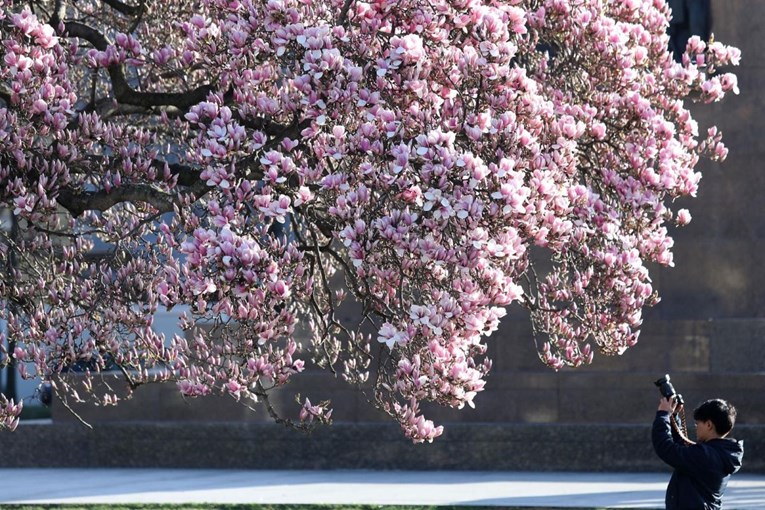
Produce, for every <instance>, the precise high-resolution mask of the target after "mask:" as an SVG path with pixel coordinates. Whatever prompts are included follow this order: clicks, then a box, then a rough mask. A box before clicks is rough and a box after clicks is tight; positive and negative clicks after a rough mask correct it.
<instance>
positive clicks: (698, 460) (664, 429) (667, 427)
mask: <svg viewBox="0 0 765 510" xmlns="http://www.w3.org/2000/svg"><path fill="white" fill-rule="evenodd" d="M671 419H672V418H671V416H670V414H669V413H668V412H666V411H657V413H656V418H655V419H654V420H653V430H652V432H651V439H652V441H653V449H654V450H655V451H656V455H658V456H659V458H660V459H661V460H663V461H664V462H666V463H667V464H669V465H670V466H672V467H673V468H675V469H682V470H684V471H688V472H694V471H696V469H697V468H698V467H699V466H700V465H703V464H704V462H703V457H704V452H703V451H701V450H700V449H699V448H696V447H692V446H686V445H685V444H683V443H682V441H681V442H676V441H675V440H674V439H673V437H672V425H671V424H670V421H669V420H671Z"/></svg>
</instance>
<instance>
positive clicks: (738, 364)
mask: <svg viewBox="0 0 765 510" xmlns="http://www.w3.org/2000/svg"><path fill="white" fill-rule="evenodd" d="M710 335H711V342H710V344H711V353H710V359H711V370H712V371H713V372H717V373H761V372H762V371H764V370H765V349H763V348H762V346H763V342H765V319H750V320H736V319H729V320H716V321H714V322H712V323H711V331H710Z"/></svg>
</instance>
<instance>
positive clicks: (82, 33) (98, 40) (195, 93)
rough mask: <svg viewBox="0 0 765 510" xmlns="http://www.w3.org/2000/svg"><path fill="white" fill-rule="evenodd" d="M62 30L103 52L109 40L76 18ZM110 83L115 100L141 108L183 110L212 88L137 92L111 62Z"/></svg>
mask: <svg viewBox="0 0 765 510" xmlns="http://www.w3.org/2000/svg"><path fill="white" fill-rule="evenodd" d="M64 31H65V32H66V34H67V35H69V36H70V37H79V38H81V39H85V40H86V41H88V42H89V43H90V44H92V45H93V47H94V48H96V49H97V50H99V51H106V48H107V47H108V46H109V41H107V39H106V37H104V36H103V34H101V33H100V32H99V31H97V30H95V29H93V28H91V27H89V26H87V25H85V24H83V23H79V22H76V21H68V22H66V23H65V24H64ZM106 70H107V72H108V73H109V78H110V79H111V82H112V92H113V93H114V98H115V99H116V100H117V102H119V103H122V104H129V105H134V106H141V107H144V108H152V107H158V106H174V107H175V108H177V109H179V110H181V111H186V110H188V109H189V108H191V107H192V106H194V105H195V104H197V103H199V102H201V101H204V100H205V99H206V98H207V95H208V94H209V93H210V92H211V91H212V90H213V87H212V85H201V86H199V87H197V88H195V89H194V90H190V91H187V92H137V91H135V90H133V89H132V88H131V87H130V85H128V82H127V79H126V78H125V71H124V69H123V68H122V66H121V65H116V64H115V65H111V66H109V67H108V68H107V69H106Z"/></svg>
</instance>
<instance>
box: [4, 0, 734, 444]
mask: <svg viewBox="0 0 765 510" xmlns="http://www.w3.org/2000/svg"><path fill="white" fill-rule="evenodd" d="M0 4H1V5H2V7H3V8H2V14H0V24H1V28H2V32H1V39H2V46H0V56H1V57H2V66H1V67H0V183H2V184H1V185H0V204H2V206H3V207H5V208H7V209H8V210H9V211H11V212H12V214H13V215H14V221H15V228H14V229H12V230H11V231H9V232H5V233H4V234H3V238H2V239H1V240H2V243H0V244H1V245H2V252H1V254H0V257H2V261H0V262H2V281H1V282H0V299H1V300H2V303H1V304H2V307H1V308H2V312H1V313H2V318H3V319H5V321H6V324H7V328H6V333H7V337H8V339H9V340H13V342H12V343H11V345H13V346H14V348H13V349H10V350H7V351H6V352H5V353H3V356H2V359H3V363H5V364H8V363H10V362H11V361H13V362H14V363H15V365H16V367H17V369H18V370H19V371H20V372H21V375H22V376H23V377H40V378H43V379H44V380H47V381H51V383H52V384H53V385H54V387H55V392H56V394H57V396H58V397H59V398H61V399H62V400H63V401H64V402H65V403H66V402H67V401H71V399H75V400H89V401H93V402H95V403H96V404H102V405H106V404H114V403H116V401H117V400H118V399H119V398H120V397H118V396H117V392H114V391H112V390H111V389H109V388H108V387H105V386H103V385H99V384H95V381H94V380H95V378H96V377H97V376H98V375H99V373H101V372H103V371H105V370H107V369H109V370H116V371H117V373H121V374H122V375H123V376H124V381H125V384H126V386H127V387H128V389H129V390H132V389H135V388H136V387H138V386H139V385H142V384H146V383H150V382H159V381H174V382H175V383H176V384H177V386H178V390H179V391H180V392H181V393H182V394H183V395H186V396H190V397H195V396H203V395H208V394H227V395H230V396H232V397H233V398H235V399H237V400H239V401H242V402H243V403H245V404H251V403H253V402H256V401H260V402H264V403H265V408H266V409H267V410H268V411H269V412H271V413H272V415H273V416H274V418H275V419H276V420H277V421H285V422H288V423H291V424H293V425H294V426H297V427H300V426H303V425H307V424H309V423H314V424H315V423H318V422H326V421H329V419H330V416H331V409H330V407H329V405H330V404H329V403H328V402H322V403H319V404H316V403H315V402H314V403H312V402H310V401H309V400H305V401H301V402H300V403H299V406H296V409H295V416H294V417H293V418H291V419H290V418H289V417H288V416H286V415H282V414H280V413H277V410H275V409H274V407H273V406H272V405H271V404H270V403H269V400H268V398H269V394H270V393H271V391H272V390H274V389H276V388H279V387H281V386H284V385H285V384H287V383H288V382H289V381H290V380H291V379H292V378H293V377H296V376H298V375H299V374H300V373H301V372H302V371H303V369H304V366H305V364H307V363H312V364H315V365H317V366H319V367H323V368H325V369H326V370H329V371H332V372H333V373H335V374H338V376H339V377H342V378H343V379H345V380H347V381H348V382H349V383H351V384H354V385H360V387H362V388H364V391H365V392H366V393H367V395H368V397H369V400H370V402H371V403H372V404H374V405H375V406H377V407H378V408H380V409H381V410H383V411H384V412H385V413H387V414H389V415H390V416H391V417H392V418H393V419H394V420H397V421H398V422H399V423H400V424H401V427H402V429H403V431H404V433H405V434H406V436H407V437H409V438H411V439H412V440H414V441H430V440H432V439H433V438H435V437H437V436H438V435H439V434H441V432H442V427H440V426H436V425H435V424H434V423H433V422H432V421H430V420H428V419H426V418H425V417H424V416H423V414H422V412H421V410H420V406H421V404H422V403H424V402H435V403H437V404H440V405H444V406H449V407H454V408H462V407H463V406H464V405H466V404H467V405H469V406H473V405H474V399H475V397H476V394H477V393H478V392H480V391H481V390H482V389H483V388H484V385H485V383H486V376H487V374H488V372H489V370H490V368H491V361H490V360H489V359H488V358H487V357H486V343H485V342H486V337H488V336H489V335H490V334H491V333H492V332H493V331H495V330H496V329H497V326H498V323H499V321H500V319H501V318H502V317H503V316H504V315H505V311H506V309H507V307H508V306H510V305H511V304H513V303H517V304H518V305H520V306H522V307H525V308H526V309H528V310H529V315H530V317H531V320H532V321H533V325H534V331H535V335H534V336H535V338H534V341H535V342H536V345H537V348H538V352H539V356H540V358H541V359H542V361H543V362H544V363H546V364H547V365H549V366H550V367H552V368H553V369H560V368H561V367H564V366H578V365H581V364H584V363H589V362H590V361H591V360H592V357H593V353H594V351H595V350H600V351H602V352H603V353H606V354H612V353H622V352H623V351H624V350H625V349H627V348H628V347H630V346H632V345H634V344H635V342H636V341H637V338H638V333H639V327H640V325H641V310H642V309H643V308H644V307H645V306H650V305H652V304H654V303H655V302H656V301H657V300H658V297H657V296H656V294H655V292H654V290H653V289H652V286H651V280H650V278H649V273H648V270H647V268H646V263H648V262H656V263H659V264H663V265H672V253H671V248H672V238H671V237H670V236H669V235H668V231H667V227H668V226H669V225H670V224H674V223H676V224H685V223H687V222H688V221H689V220H690V215H689V213H688V211H687V210H684V209H680V210H676V209H673V205H672V204H673V201H674V200H675V199H676V198H678V197H682V196H687V195H691V196H692V195H694V194H695V193H696V190H697V186H698V183H699V178H700V175H699V173H697V172H696V171H695V170H694V168H695V167H696V164H697V162H698V160H699V158H700V157H701V156H709V157H711V158H712V159H722V158H724V157H725V154H726V149H725V147H724V146H723V145H722V143H721V141H720V136H719V134H718V133H717V131H716V130H715V129H714V128H710V129H708V130H706V128H705V129H704V130H703V131H702V133H701V134H700V133H699V128H698V126H697V123H696V122H695V121H694V120H693V118H692V117H691V115H690V113H689V111H688V109H687V102H688V101H689V100H694V101H702V102H707V103H708V102H713V101H718V100H719V99H721V98H722V97H723V95H724V94H725V93H726V92H728V91H733V92H738V90H737V87H736V79H735V76H734V75H731V74H723V73H721V72H720V71H719V70H718V69H719V67H720V66H725V65H730V64H736V63H738V60H739V52H738V50H736V49H735V48H730V47H726V46H724V45H722V44H720V43H719V42H715V41H710V42H709V43H705V42H703V41H701V40H700V39H699V38H697V37H696V38H692V39H691V40H690V41H689V43H688V47H687V51H686V53H685V56H684V57H683V60H682V62H681V63H678V62H675V61H674V60H673V59H672V56H671V55H670V54H669V53H668V51H667V46H668V36H667V35H666V31H667V27H668V20H669V18H670V11H669V9H668V7H667V5H666V4H665V2H664V1H663V0H642V1H641V0H486V1H479V0H431V1H428V2H423V1H421V0H395V1H394V0H369V1H361V0H269V1H264V0H194V1H190V0H178V1H158V0H133V1H129V0H100V1H99V0H77V1H76V2H75V1H65V0H60V1H35V0H31V1H25V2H21V1H18V2H13V1H12V0H0ZM344 300H346V301H348V302H355V303H356V304H357V308H358V310H359V312H358V315H357V317H356V319H358V320H357V321H355V322H354V323H353V324H349V323H348V322H347V321H341V320H340V318H339V317H340V315H339V313H338V311H339V307H340V306H341V304H342V303H343V302H344ZM172 307H178V308H179V309H182V310H184V313H183V314H182V315H181V319H180V327H181V329H182V330H183V331H184V334H183V335H177V336H174V337H172V338H165V337H164V336H162V335H159V334H157V333H156V332H155V331H154V330H153V329H152V318H153V316H154V315H155V313H156V312H157V311H158V310H159V309H161V308H167V309H170V308H172ZM530 341H531V339H530ZM5 343H7V342H4V344H5ZM8 351H10V352H8ZM74 367H80V371H81V373H80V374H79V380H80V381H81V382H80V383H79V384H78V385H74V384H73V383H72V382H71V380H70V378H69V375H71V374H72V372H73V369H74ZM0 408H1V410H0V414H2V416H3V419H4V426H5V427H7V428H13V427H14V426H15V425H16V423H17V416H18V414H19V412H20V408H21V404H20V403H19V402H14V401H12V400H9V399H4V400H3V401H2V403H1V404H0Z"/></svg>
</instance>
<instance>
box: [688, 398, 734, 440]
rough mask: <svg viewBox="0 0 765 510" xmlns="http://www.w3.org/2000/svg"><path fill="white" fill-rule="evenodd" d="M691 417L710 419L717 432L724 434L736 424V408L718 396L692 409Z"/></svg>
mask: <svg viewBox="0 0 765 510" xmlns="http://www.w3.org/2000/svg"><path fill="white" fill-rule="evenodd" d="M693 419H694V420H696V421H707V420H709V421H711V422H712V425H714V427H715V430H716V431H717V433H718V434H720V435H721V436H724V435H725V434H727V433H728V432H730V431H731V429H732V428H733V425H735V424H736V408H735V407H733V406H732V405H731V404H729V403H728V402H726V401H725V400H723V399H720V398H715V399H712V400H707V401H706V402H702V403H701V404H699V406H698V407H697V408H696V409H694V411H693Z"/></svg>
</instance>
